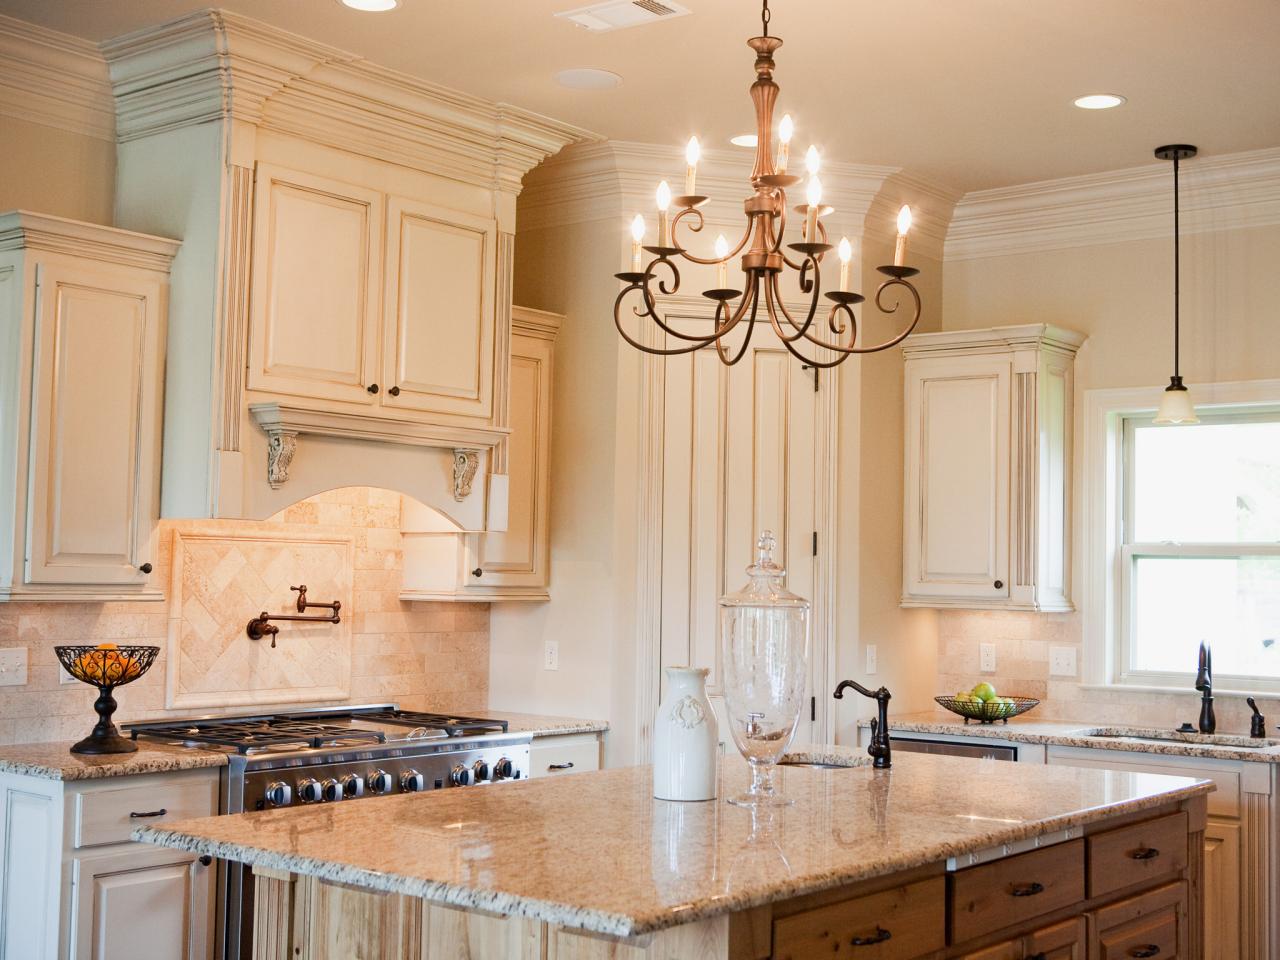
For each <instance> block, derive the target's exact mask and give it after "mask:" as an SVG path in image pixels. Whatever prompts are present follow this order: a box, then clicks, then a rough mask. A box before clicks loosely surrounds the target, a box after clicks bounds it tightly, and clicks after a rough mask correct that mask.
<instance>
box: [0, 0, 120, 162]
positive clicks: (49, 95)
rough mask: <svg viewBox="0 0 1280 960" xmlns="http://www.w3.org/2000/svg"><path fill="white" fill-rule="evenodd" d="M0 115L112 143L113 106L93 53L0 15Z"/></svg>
mask: <svg viewBox="0 0 1280 960" xmlns="http://www.w3.org/2000/svg"><path fill="white" fill-rule="evenodd" d="M0 115H3V116H6V117H12V118H13V119H15V120H24V121H26V122H28V123H38V124H42V125H43V126H46V127H54V128H56V129H58V130H66V131H68V132H70V133H78V134H81V135H82V136H89V137H93V138H95V139H97V140H106V141H111V140H113V139H114V138H115V130H116V118H115V106H114V104H113V103H112V100H111V82H110V79H109V77H108V76H107V64H106V62H105V61H104V60H103V59H102V55H101V54H100V53H99V52H98V48H97V47H96V46H94V45H93V44H92V43H89V42H88V41H87V40H81V39H80V38H79V37H73V36H71V35H69V34H65V33H59V32H57V31H56V30H48V29H46V28H44V27H39V26H36V25H35V24H34V23H27V22H26V21H25V20H18V19H16V18H14V17H9V16H5V15H3V14H0Z"/></svg>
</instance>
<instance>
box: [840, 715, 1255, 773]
mask: <svg viewBox="0 0 1280 960" xmlns="http://www.w3.org/2000/svg"><path fill="white" fill-rule="evenodd" d="M858 725H859V726H860V727H863V728H866V727H868V726H869V721H866V720H864V721H860V722H859V724H858ZM895 731H898V732H902V733H932V734H938V735H942V736H953V737H985V738H989V739H992V740H1008V741H1010V742H1013V743H1036V744H1052V745H1054V746H1060V747H1084V748H1086V749H1090V750H1116V751H1121V752H1125V753H1149V754H1158V755H1162V756H1169V757H1200V758H1204V759H1210V760H1243V761H1247V762H1250V763H1280V746H1268V747H1257V748H1254V747H1233V746H1227V745H1224V744H1218V743H1205V742H1203V741H1197V736H1198V735H1195V734H1190V735H1187V736H1186V738H1185V739H1179V740H1166V741H1162V742H1159V743H1152V742H1149V741H1144V742H1142V743H1133V742H1128V741H1125V740H1118V739H1115V738H1116V737H1118V736H1127V737H1151V736H1153V735H1156V734H1158V735H1160V736H1173V733H1172V732H1170V731H1159V730H1153V729H1151V728H1139V727H1122V726H1105V725H1103V726H1099V725H1092V726H1091V725H1088V724H1076V723H1070V722H1067V721H1036V720H1024V721H1019V720H1011V721H1010V722H1009V723H1008V724H1004V723H992V724H980V723H971V724H968V725H966V724H965V723H964V721H963V720H962V719H961V718H959V717H957V718H956V719H955V720H954V721H953V720H951V719H949V718H947V717H945V716H925V717H920V716H913V715H910V714H909V715H906V716H901V717H894V716H892V715H891V716H890V717H889V732H890V733H893V732H895ZM1242 739H1244V738H1242Z"/></svg>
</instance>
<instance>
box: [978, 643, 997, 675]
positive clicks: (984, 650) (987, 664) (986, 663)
mask: <svg viewBox="0 0 1280 960" xmlns="http://www.w3.org/2000/svg"><path fill="white" fill-rule="evenodd" d="M978 669H979V670H981V671H982V672H983V673H995V672H996V645H995V644H994V643H983V644H979V645H978Z"/></svg>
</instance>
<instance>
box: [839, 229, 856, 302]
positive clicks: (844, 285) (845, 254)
mask: <svg viewBox="0 0 1280 960" xmlns="http://www.w3.org/2000/svg"><path fill="white" fill-rule="evenodd" d="M837 253H838V254H839V255H840V289H841V290H845V291H847V290H848V289H849V261H850V260H852V259H853V247H852V245H850V243H849V238H848V237H841V238H840V246H839V248H837Z"/></svg>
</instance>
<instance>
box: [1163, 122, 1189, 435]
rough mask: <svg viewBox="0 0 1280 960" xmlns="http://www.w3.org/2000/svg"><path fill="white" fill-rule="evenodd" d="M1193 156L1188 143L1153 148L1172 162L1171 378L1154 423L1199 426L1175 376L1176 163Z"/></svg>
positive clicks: (1177, 277)
mask: <svg viewBox="0 0 1280 960" xmlns="http://www.w3.org/2000/svg"><path fill="white" fill-rule="evenodd" d="M1195 155H1196V148H1195V147H1193V146H1191V145H1190V144H1189V143H1171V144H1169V145H1168V146H1164V147H1157V148H1156V156H1157V157H1158V158H1159V159H1161V160H1172V161H1173V376H1172V377H1170V378H1169V385H1168V386H1167V387H1165V388H1164V394H1163V395H1162V396H1161V397H1160V409H1159V410H1158V411H1157V412H1156V419H1155V422H1156V423H1165V424H1176V423H1199V422H1200V418H1199V417H1197V416H1196V408H1195V406H1194V405H1193V404H1192V403H1191V393H1190V391H1188V390H1187V388H1186V386H1185V385H1184V384H1183V382H1182V376H1181V375H1180V374H1179V372H1178V360H1179V356H1178V337H1179V333H1180V330H1179V326H1180V317H1179V315H1178V306H1179V304H1178V301H1179V299H1180V295H1181V292H1182V291H1181V283H1180V281H1181V275H1180V274H1181V262H1180V261H1181V258H1180V251H1179V249H1178V229H1179V226H1180V225H1179V222H1178V221H1179V210H1178V162H1179V161H1180V160H1187V159H1189V158H1191V157H1194V156H1195Z"/></svg>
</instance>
